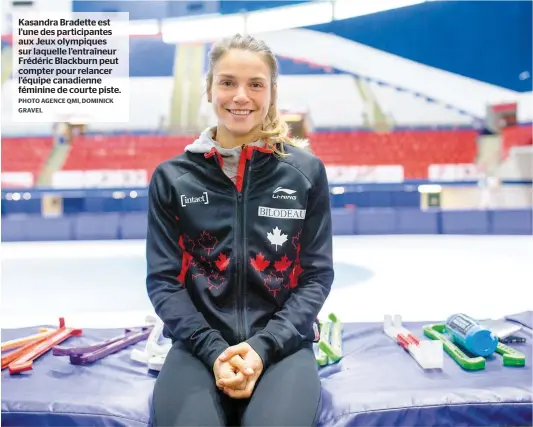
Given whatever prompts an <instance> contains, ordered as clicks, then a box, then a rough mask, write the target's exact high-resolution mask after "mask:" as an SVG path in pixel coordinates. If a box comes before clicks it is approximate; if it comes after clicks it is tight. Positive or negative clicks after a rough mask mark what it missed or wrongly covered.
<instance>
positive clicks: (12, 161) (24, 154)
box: [2, 137, 54, 181]
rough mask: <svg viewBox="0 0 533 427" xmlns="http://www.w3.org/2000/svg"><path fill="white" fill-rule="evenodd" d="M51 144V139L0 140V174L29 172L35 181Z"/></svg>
mask: <svg viewBox="0 0 533 427" xmlns="http://www.w3.org/2000/svg"><path fill="white" fill-rule="evenodd" d="M53 144H54V142H53V139H52V138H51V137H37V138H2V172H29V173H31V174H32V175H33V180H34V181H35V180H37V178H38V177H39V174H40V173H41V171H42V169H43V167H44V165H45V163H46V160H47V159H48V156H49V155H50V152H51V150H52V146H53Z"/></svg>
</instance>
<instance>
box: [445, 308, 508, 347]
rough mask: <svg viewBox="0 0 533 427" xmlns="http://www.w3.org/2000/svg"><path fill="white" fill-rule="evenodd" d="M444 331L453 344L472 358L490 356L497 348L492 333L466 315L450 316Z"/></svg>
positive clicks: (495, 338) (496, 342)
mask: <svg viewBox="0 0 533 427" xmlns="http://www.w3.org/2000/svg"><path fill="white" fill-rule="evenodd" d="M446 331H447V332H448V335H450V337H451V338H452V341H453V342H454V343H455V344H457V345H459V346H460V347H462V348H463V349H464V350H466V351H467V352H469V353H471V354H472V355H474V356H482V357H485V356H490V355H491V354H492V353H494V351H496V347H497V346H498V338H497V337H496V336H495V335H494V334H493V333H492V331H491V330H490V329H487V328H486V327H484V326H482V325H481V324H480V323H479V322H477V321H476V320H474V319H472V318H471V317H469V316H467V315H466V314H462V313H461V314H454V315H453V316H450V317H449V318H448V319H447V320H446Z"/></svg>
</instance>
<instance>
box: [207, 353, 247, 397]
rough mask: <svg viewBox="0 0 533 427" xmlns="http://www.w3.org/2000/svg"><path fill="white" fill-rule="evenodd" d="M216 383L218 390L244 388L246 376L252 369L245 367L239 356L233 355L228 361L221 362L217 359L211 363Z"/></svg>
mask: <svg viewBox="0 0 533 427" xmlns="http://www.w3.org/2000/svg"><path fill="white" fill-rule="evenodd" d="M213 373H214V375H215V380H216V385H217V387H218V388H219V389H220V390H223V389H224V388H227V389H233V390H244V389H245V388H246V382H247V377H249V376H250V375H252V374H253V370H252V369H249V368H247V367H246V364H245V362H244V360H243V359H242V357H241V356H239V355H236V356H233V357H232V358H231V359H230V360H229V361H225V362H222V361H221V360H219V359H217V360H216V361H215V364H214V365H213Z"/></svg>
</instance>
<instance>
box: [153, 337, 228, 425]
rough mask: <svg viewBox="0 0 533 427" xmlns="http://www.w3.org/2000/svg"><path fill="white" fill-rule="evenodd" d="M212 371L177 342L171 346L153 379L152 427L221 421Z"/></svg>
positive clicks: (221, 412)
mask: <svg viewBox="0 0 533 427" xmlns="http://www.w3.org/2000/svg"><path fill="white" fill-rule="evenodd" d="M218 394H219V393H218V389H217V388H216V385H215V381H214V378H213V375H212V374H211V373H210V372H209V371H208V369H207V368H206V367H205V365H204V364H203V363H202V362H201V361H200V360H199V359H197V358H196V357H194V356H193V355H192V354H190V353H189V352H187V351H186V350H184V349H182V348H180V347H179V346H173V347H172V349H171V350H170V351H169V353H168V355H167V357H166V359H165V363H164V364H163V366H162V368H161V371H160V373H159V375H158V377H157V379H156V382H155V386H154V391H153V396H152V410H151V413H152V420H153V425H154V427H158V426H172V427H173V426H185V425H188V426H190V425H195V426H202V425H213V426H216V425H223V423H222V422H221V420H223V411H222V409H221V405H220V398H219V395H218Z"/></svg>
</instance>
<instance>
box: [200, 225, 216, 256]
mask: <svg viewBox="0 0 533 427" xmlns="http://www.w3.org/2000/svg"><path fill="white" fill-rule="evenodd" d="M217 244H218V239H217V238H216V237H215V236H212V235H211V234H209V233H208V232H207V231H202V234H201V235H200V238H199V239H198V246H200V247H202V248H204V250H205V251H206V252H207V255H209V254H211V251H212V250H213V249H215V247H216V245H217Z"/></svg>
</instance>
